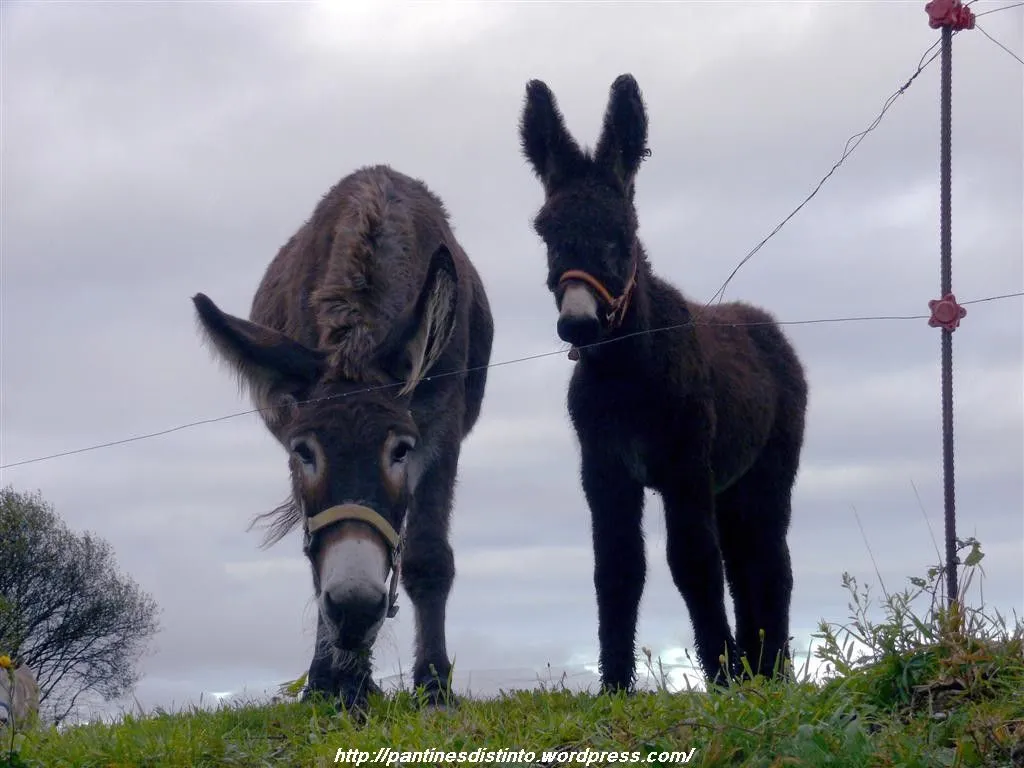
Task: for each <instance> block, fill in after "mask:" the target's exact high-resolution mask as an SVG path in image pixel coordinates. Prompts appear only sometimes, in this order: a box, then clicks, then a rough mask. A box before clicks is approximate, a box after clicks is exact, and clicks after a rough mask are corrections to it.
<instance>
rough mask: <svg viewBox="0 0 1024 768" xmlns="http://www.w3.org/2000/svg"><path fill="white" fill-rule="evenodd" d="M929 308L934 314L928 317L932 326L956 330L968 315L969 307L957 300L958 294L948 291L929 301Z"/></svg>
mask: <svg viewBox="0 0 1024 768" xmlns="http://www.w3.org/2000/svg"><path fill="white" fill-rule="evenodd" d="M928 309H930V310H931V311H932V316H931V317H930V318H928V325H930V326H931V327H932V328H945V329H946V330H947V331H955V330H956V329H957V328H959V327H960V321H961V320H962V319H963V318H964V317H966V316H967V308H966V307H962V306H960V305H959V304H957V302H956V296H954V295H953V294H952V293H947V294H946V295H945V296H943V297H942V298H941V299H932V300H931V301H929V302H928Z"/></svg>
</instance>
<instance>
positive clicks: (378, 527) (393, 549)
mask: <svg viewBox="0 0 1024 768" xmlns="http://www.w3.org/2000/svg"><path fill="white" fill-rule="evenodd" d="M343 520H360V521H362V522H364V523H366V524H367V525H369V526H370V527H371V528H373V529H374V530H375V531H377V533H379V534H380V535H381V536H382V537H383V538H384V541H385V542H386V543H387V545H388V554H389V555H390V558H391V585H390V587H389V588H388V614H387V615H388V618H389V619H391V618H394V616H395V614H397V613H398V578H399V574H400V573H401V570H402V539H401V536H399V535H398V532H397V531H395V529H394V527H393V526H392V525H391V523H389V522H388V521H387V520H385V519H384V518H383V517H382V516H381V515H380V514H379V513H378V512H377V511H376V510H373V509H370V508H369V507H364V506H363V505H361V504H338V505H336V506H333V507H328V508H327V509H325V510H324V511H323V512H320V513H318V514H316V515H313V517H310V518H308V519H307V520H306V548H307V550H308V548H309V542H310V541H311V539H312V537H313V534H314V533H316V532H317V531H319V530H322V529H324V528H326V527H327V526H329V525H333V524H334V523H339V522H341V521H343Z"/></svg>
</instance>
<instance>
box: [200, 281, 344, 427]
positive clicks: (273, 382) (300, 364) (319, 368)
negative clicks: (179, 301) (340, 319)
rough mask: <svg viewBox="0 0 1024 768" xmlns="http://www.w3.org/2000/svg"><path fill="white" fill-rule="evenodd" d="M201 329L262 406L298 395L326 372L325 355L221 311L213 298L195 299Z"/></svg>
mask: <svg viewBox="0 0 1024 768" xmlns="http://www.w3.org/2000/svg"><path fill="white" fill-rule="evenodd" d="M192 303H193V304H195V307H196V314H197V316H198V318H199V326H200V328H201V329H202V331H203V335H204V336H205V337H206V340H207V341H208V342H209V343H210V344H211V346H212V347H213V349H214V350H215V351H216V353H217V355H218V356H219V357H220V358H221V359H222V360H224V362H226V363H227V364H228V365H229V366H231V368H232V369H234V371H235V372H236V373H237V374H238V377H239V379H240V381H241V383H242V384H243V386H246V387H248V388H249V390H250V392H251V393H252V395H253V397H254V398H255V399H256V400H257V401H258V402H260V403H261V405H262V406H265V407H269V406H270V405H271V402H270V400H271V397H272V396H273V397H275V398H276V397H279V396H281V395H290V396H291V397H299V396H300V393H302V392H304V391H305V390H307V389H309V388H310V387H311V386H312V385H313V384H314V383H315V382H316V380H317V379H318V378H319V376H320V374H321V373H322V372H323V370H324V366H325V359H326V356H325V355H324V354H323V353H322V352H320V351H318V350H315V349H310V348H309V347H306V346H304V345H302V344H300V343H298V342H297V341H293V340H292V339H290V338H288V337H287V336H285V335H284V334H283V333H279V332H278V331H275V330H273V329H271V328H267V327H266V326H263V325H257V324H256V323H252V322H249V321H248V320H243V319H241V318H239V317H234V316H232V315H229V314H227V313H226V312H222V311H221V310H220V309H219V308H218V307H217V305H216V304H214V303H213V301H211V300H210V298H209V297H207V296H206V295H204V294H202V293H197V294H196V295H195V296H193V297H192Z"/></svg>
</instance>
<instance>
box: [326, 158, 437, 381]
mask: <svg viewBox="0 0 1024 768" xmlns="http://www.w3.org/2000/svg"><path fill="white" fill-rule="evenodd" d="M332 192H333V194H329V195H328V196H327V197H326V198H325V199H324V201H323V203H322V205H323V204H325V205H328V206H329V207H330V208H331V209H333V210H334V211H335V212H336V215H335V216H333V217H331V218H330V219H328V220H321V221H320V222H319V224H320V227H322V228H324V229H326V228H328V227H330V230H329V234H328V232H325V231H322V230H320V231H316V230H315V231H314V232H313V233H312V235H313V237H314V238H315V239H316V241H317V242H324V241H329V242H330V252H329V254H326V255H325V256H326V269H325V271H324V273H323V277H322V278H321V279H320V280H319V285H318V287H317V288H316V289H315V290H314V291H313V292H312V293H311V295H310V298H309V303H310V306H311V307H312V308H313V310H314V312H315V315H316V325H317V337H318V338H317V341H318V346H319V347H320V348H321V349H323V350H326V351H329V353H330V373H329V374H328V377H329V378H341V377H344V378H347V379H351V380H355V381H367V382H368V383H376V379H375V377H374V375H373V372H372V371H371V370H370V368H369V367H368V363H369V362H370V361H371V360H372V358H373V352H374V350H375V349H376V347H377V345H378V344H379V343H380V341H381V334H382V333H383V332H384V331H385V330H386V329H387V328H388V327H389V326H390V324H391V323H392V321H393V320H394V319H395V317H397V315H398V313H399V312H400V311H401V309H402V308H403V306H404V304H405V301H404V299H405V298H406V297H404V296H395V295H394V294H392V292H391V291H390V290H389V286H394V287H398V286H399V285H400V284H401V282H402V278H403V277H405V276H407V275H409V270H410V265H409V257H410V256H411V255H412V254H413V253H415V248H416V243H415V237H414V232H413V224H412V221H411V216H410V212H409V210H408V208H407V207H406V205H405V204H403V203H404V201H403V200H402V199H401V198H399V196H398V195H397V193H396V191H395V189H394V187H393V185H392V183H391V180H390V179H389V178H387V177H386V176H385V175H384V174H383V173H371V174H368V175H366V176H362V177H360V178H358V180H356V181H355V183H354V184H353V185H351V186H350V188H349V189H347V190H345V192H344V195H343V196H342V195H341V194H340V193H342V190H341V188H340V187H339V188H336V190H332ZM339 198H340V199H339ZM339 207H340V211H338V208H339ZM315 219H316V217H314V221H315ZM406 282H409V281H406ZM409 287H410V289H416V288H418V287H419V286H418V285H412V284H410V286H409ZM399 293H400V292H399ZM396 299H397V300H396Z"/></svg>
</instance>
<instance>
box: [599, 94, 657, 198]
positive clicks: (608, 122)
mask: <svg viewBox="0 0 1024 768" xmlns="http://www.w3.org/2000/svg"><path fill="white" fill-rule="evenodd" d="M646 154H647V110H646V109H645V108H644V101H643V97H642V96H641V95H640V86H639V85H637V82H636V80H635V79H634V78H633V76H632V75H629V74H626V75H619V76H618V77H617V78H615V82H614V83H612V87H611V89H610V93H609V96H608V109H607V111H606V112H605V115H604V126H603V127H602V129H601V138H600V139H599V140H598V142H597V148H596V149H595V150H594V159H595V160H597V162H598V163H600V164H602V165H604V166H605V167H606V168H608V169H610V170H611V171H612V172H613V173H614V174H615V175H616V177H618V179H619V180H620V181H621V182H622V184H623V186H624V187H626V188H627V189H628V188H629V187H630V186H631V185H632V183H633V179H634V177H635V176H636V172H637V170H639V168H640V162H641V161H642V160H643V159H644V157H645V156H646Z"/></svg>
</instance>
